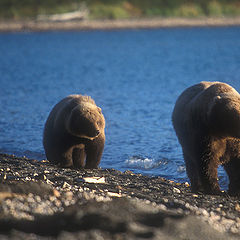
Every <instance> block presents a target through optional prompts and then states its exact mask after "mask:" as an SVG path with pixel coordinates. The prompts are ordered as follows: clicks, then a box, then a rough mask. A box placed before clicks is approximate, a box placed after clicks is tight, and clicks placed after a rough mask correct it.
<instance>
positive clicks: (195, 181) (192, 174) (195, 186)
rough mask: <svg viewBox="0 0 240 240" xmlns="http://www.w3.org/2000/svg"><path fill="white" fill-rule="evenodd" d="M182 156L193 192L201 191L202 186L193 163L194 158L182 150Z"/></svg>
mask: <svg viewBox="0 0 240 240" xmlns="http://www.w3.org/2000/svg"><path fill="white" fill-rule="evenodd" d="M183 156H184V160H185V164H186V172H187V175H188V178H189V180H190V183H191V190H192V192H195V193H197V192H201V191H202V189H203V188H202V184H201V181H200V177H199V174H198V171H197V166H196V165H195V164H194V160H193V159H192V158H191V157H190V156H189V155H188V154H187V153H186V152H183Z"/></svg>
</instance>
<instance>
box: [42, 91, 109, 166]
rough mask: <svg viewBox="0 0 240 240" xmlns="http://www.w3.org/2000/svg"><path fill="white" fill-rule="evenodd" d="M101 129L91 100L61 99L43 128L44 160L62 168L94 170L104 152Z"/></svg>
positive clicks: (78, 97) (102, 122)
mask: <svg viewBox="0 0 240 240" xmlns="http://www.w3.org/2000/svg"><path fill="white" fill-rule="evenodd" d="M74 111H75V112H74ZM73 112H74V114H73ZM76 118H77V119H76ZM81 119H84V125H83V123H82V122H81ZM73 125H74V126H73ZM85 126H86V127H85ZM104 128H105V119H104V116H103V114H102V112H101V109H100V108H99V107H97V106H96V104H95V102H94V100H93V99H92V98H91V97H89V96H82V95H70V96H68V97H66V98H64V99H63V100H61V101H60V102H59V103H57V104H56V105H55V106H54V108H53V109H52V111H51V112H50V114H49V116H48V119H47V121H46V124H45V127H44V134H43V145H44V149H45V153H46V156H47V159H48V160H49V161H51V162H54V163H56V164H59V165H60V166H62V167H75V168H83V167H85V168H96V167H97V166H98V165H99V163H100V160H101V156H102V152H103V149H104V143H105V133H104ZM81 131H84V132H81Z"/></svg>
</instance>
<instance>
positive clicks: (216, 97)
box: [207, 95, 222, 119]
mask: <svg viewBox="0 0 240 240" xmlns="http://www.w3.org/2000/svg"><path fill="white" fill-rule="evenodd" d="M221 99H222V97H221V96H219V95H218V96H215V97H214V98H213V100H212V101H211V102H210V103H209V106H208V111H207V118H208V119H209V117H210V115H211V113H212V109H213V107H214V106H215V105H216V104H217V103H218V102H219V100H221Z"/></svg>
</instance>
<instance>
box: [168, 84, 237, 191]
mask: <svg viewBox="0 0 240 240" xmlns="http://www.w3.org/2000/svg"><path fill="white" fill-rule="evenodd" d="M172 121H173V126H174V129H175V131H176V135H177V137H178V140H179V142H180V144H181V145H182V150H183V156H184V160H185V163H186V170H187V174H188V177H189V179H190V182H191V188H192V191H194V192H204V193H208V194H221V191H220V187H219V184H218V174H217V169H218V165H220V164H222V165H223V166H224V168H225V170H226V172H227V174H228V176H229V181H230V183H229V194H231V195H240V94H239V93H238V92H237V91H236V90H235V89H234V88H232V87H231V86H229V85H228V84H225V83H221V82H201V83H199V84H196V85H194V86H192V87H189V88H187V89H186V90H185V91H184V92H183V93H182V94H181V95H180V96H179V98H178V100H177V102H176V105H175V108H174V110H173V114H172Z"/></svg>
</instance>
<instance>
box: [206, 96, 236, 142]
mask: <svg viewBox="0 0 240 240" xmlns="http://www.w3.org/2000/svg"><path fill="white" fill-rule="evenodd" d="M207 115H208V116H207V118H208V123H209V129H210V131H211V132H212V133H213V134H216V135H218V136H223V137H236V138H240V95H239V96H238V95H235V94H234V95H232V94H227V93H224V94H221V95H218V96H215V97H214V98H213V101H212V102H211V103H209V109H208V114H207Z"/></svg>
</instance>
